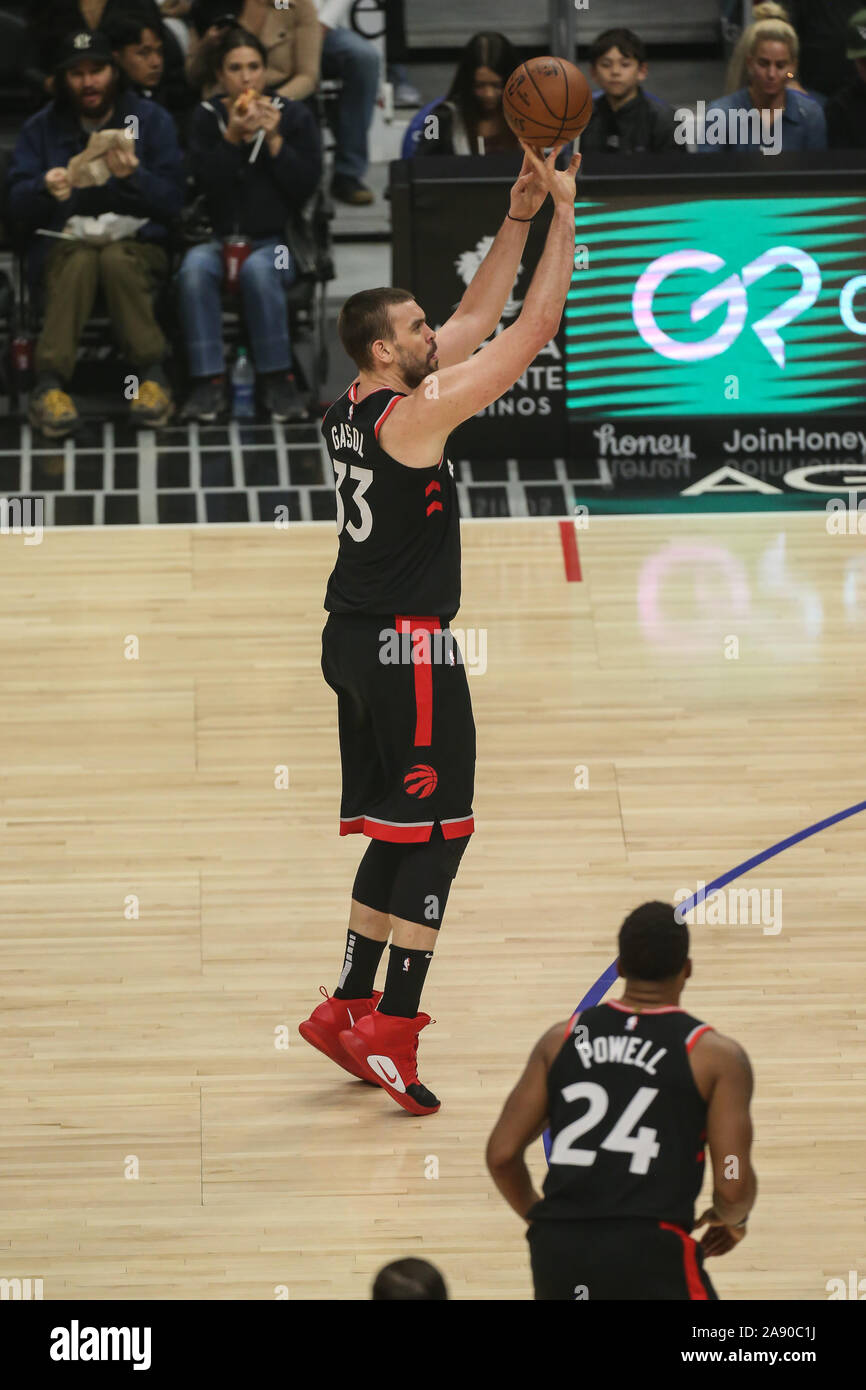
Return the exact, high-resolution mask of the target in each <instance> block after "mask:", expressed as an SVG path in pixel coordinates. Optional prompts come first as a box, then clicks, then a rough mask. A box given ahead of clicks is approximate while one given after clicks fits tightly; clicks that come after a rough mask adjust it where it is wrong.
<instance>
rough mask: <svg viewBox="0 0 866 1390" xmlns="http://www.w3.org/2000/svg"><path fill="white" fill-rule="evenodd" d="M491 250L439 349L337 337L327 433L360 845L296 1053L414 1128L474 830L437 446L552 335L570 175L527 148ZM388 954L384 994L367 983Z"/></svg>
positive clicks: (381, 327)
mask: <svg viewBox="0 0 866 1390" xmlns="http://www.w3.org/2000/svg"><path fill="white" fill-rule="evenodd" d="M523 148H524V160H523V167H522V168H521V171H520V174H519V176H518V178H517V181H516V183H515V184H514V186H513V188H512V190H511V204H510V209H509V212H508V215H507V216H506V218H505V220H504V222H503V224H502V226H501V227H500V229H499V232H498V233H497V235H496V238H495V240H494V242H493V245H492V246H491V248H490V251H489V252H488V254H487V256H486V257H485V259H484V261H483V262H482V264H481V265H480V266H479V268H478V271H477V273H476V275H475V277H474V279H473V280H472V283H471V284H470V285H469V287H468V288H467V290H466V293H465V294H464V296H463V298H462V300H461V301H460V304H459V305H458V307H457V310H456V311H455V313H454V314H453V315H452V317H451V318H450V319H449V320H448V321H447V322H446V323H445V324H443V325H442V327H441V328H440V329H439V330H438V332H436V333H434V331H433V329H432V328H430V327H429V326H428V324H427V323H426V321H425V317H424V310H423V309H422V308H421V307H420V306H419V305H418V303H417V302H416V301H415V299H414V297H413V295H412V294H410V293H409V292H408V291H406V290H397V289H377V290H364V291H362V292H361V293H360V294H356V295H353V296H352V297H351V298H350V299H348V300H347V301H346V303H345V304H344V305H343V308H342V310H341V313H340V319H339V323H338V330H339V333H340V338H341V341H342V343H343V346H344V347H345V349H346V351H347V352H348V354H349V356H350V357H351V358H352V360H353V361H354V362H355V363H356V365H357V367H358V376H357V378H356V380H355V381H353V382H352V384H351V385H350V387H349V389H348V391H347V392H346V393H345V395H343V396H342V397H341V398H340V400H338V401H336V402H335V404H334V405H333V406H332V407H331V408H330V410H329V411H328V412H327V414H326V415H325V418H324V421H323V423H322V433H323V435H324V438H325V441H326V445H327V448H328V452H329V453H330V455H331V459H332V462H333V466H334V480H335V486H336V496H337V532H338V539H339V549H338V555H337V563H336V566H335V568H334V571H333V573H332V574H331V577H330V579H329V580H328V587H327V594H326V598H325V608H326V609H327V610H328V613H329V615H330V616H329V618H328V621H327V623H326V624H325V629H324V632H323V634H322V671H323V674H324V676H325V680H326V681H327V683H328V684H329V685H330V686H331V688H332V689H333V690H334V691H335V692H336V695H337V718H338V725H339V734H340V758H341V763H342V782H343V786H342V804H341V811H340V834H341V835H351V834H362V835H366V836H368V837H369V839H370V844H369V847H368V848H367V851H366V853H365V854H364V857H363V859H362V860H361V864H360V866H359V868H358V872H357V875H356V877H355V882H354V887H353V890H352V899H351V906H350V911H349V929H348V934H347V941H346V949H345V955H344V960H343V969H342V973H341V974H340V977H339V983H338V985H337V988H336V990H335V991H334V994H333V996H331V997H330V998H328V997H327V991H326V990H325V989H324V988H323V989H322V991H321V992H322V993H323V994H325V996H326V1002H325V1003H324V1004H320V1005H318V1007H317V1008H316V1009H314V1010H313V1013H312V1014H311V1015H310V1017H309V1018H308V1019H305V1021H304V1022H303V1023H301V1024H300V1033H301V1036H302V1037H303V1038H305V1039H306V1041H307V1042H309V1043H311V1044H312V1045H313V1046H314V1047H317V1048H318V1049H319V1051H321V1052H323V1053H325V1055H326V1056H328V1057H330V1058H331V1060H332V1061H334V1062H336V1063H337V1064H338V1065H339V1066H341V1067H343V1068H344V1069H345V1070H346V1071H348V1072H350V1073H351V1074H352V1075H353V1076H357V1077H359V1078H361V1079H362V1080H364V1081H368V1082H372V1083H374V1084H375V1085H377V1086H381V1087H382V1088H383V1089H384V1090H385V1091H387V1093H388V1094H389V1095H390V1096H391V1098H392V1099H393V1100H394V1101H396V1103H397V1104H398V1105H400V1106H402V1107H403V1108H404V1109H405V1110H408V1111H409V1112H410V1113H411V1114H414V1115H430V1114H433V1113H434V1111H436V1110H438V1109H439V1104H440V1102H439V1101H438V1100H437V1098H436V1096H435V1095H433V1094H432V1092H431V1091H429V1090H428V1089H427V1087H426V1086H424V1085H422V1084H421V1082H420V1081H419V1080H418V1071H417V1052H418V1037H419V1033H420V1031H421V1029H422V1028H424V1027H426V1025H427V1024H428V1023H429V1022H430V1017H429V1015H428V1014H424V1013H419V1011H418V1006H419V1003H420V999H421V991H422V988H423V985H424V980H425V977H426V974H427V970H428V967H429V964H430V961H431V960H432V958H433V951H434V947H435V945H436V940H437V932H438V929H439V927H440V926H441V923H442V915H443V912H444V908H445V904H446V900H447V897H448V892H449V889H450V886H451V881H452V879H453V878H454V875H455V874H456V872H457V867H458V865H459V862H460V858H461V855H462V853H463V851H464V849H465V848H466V845H467V844H468V841H469V836H470V835H471V834H472V832H473V830H474V822H473V818H472V792H473V782H474V768H475V725H474V723H473V719H472V709H471V704H470V700H469V689H468V683H467V680H466V672H465V669H464V667H463V662H462V657H461V655H460V652H459V651H458V649H457V647H456V644H454V643H453V641H452V639H451V634H450V631H449V630H448V626H449V623H450V622H451V620H452V619H453V617H454V615H455V614H456V612H457V609H458V606H459V603H460V530H459V519H458V513H457V495H456V487H455V483H454V479H453V476H452V470H451V465H450V462H449V460H448V457H447V448H448V437H449V435H450V434H451V432H452V431H453V430H454V429H455V428H456V427H457V426H458V425H459V424H461V423H462V422H463V421H464V420H468V419H470V418H471V417H472V416H473V415H475V414H476V413H477V412H478V411H480V410H483V409H484V408H485V406H488V405H490V404H491V403H492V402H493V401H495V400H498V398H499V397H500V396H501V395H502V393H503V392H504V391H506V390H508V388H509V387H511V386H513V385H514V383H515V382H516V381H517V379H518V377H520V376H521V375H522V374H523V373H524V372H525V371H526V369H527V368H528V367H529V366H530V364H531V363H532V361H533V360H534V358H535V357H536V356H537V355H538V353H539V352H540V351H541V350H542V348H544V347H545V346H546V344H547V343H548V342H549V341H550V339H551V338H552V337H553V336H554V334H555V333H556V331H557V328H558V327H559V321H560V318H561V315H562V308H563V305H564V303H565V297H566V294H567V293H568V287H569V284H570V283H571V275H572V269H573V264H574V199H575V182H574V180H575V175H576V173H577V170H578V168H579V166H580V156H579V155H575V156H574V158H573V159H572V161H571V163H570V164H569V166H568V168H567V169H564V170H557V169H556V167H555V161H556V157H557V155H558V154H559V152H560V149H561V148H562V147H561V146H560V147H559V148H558V149H556V150H554V151H553V152H552V153H551V154H550V155H549V157H548V158H547V159H546V160H545V159H544V158H543V157H542V156H541V154H540V152H538V151H536V150H534V149H530V148H529V147H528V146H526V145H524V147H523ZM548 193H549V194H550V195H551V198H552V200H553V216H552V219H551V224H550V228H549V230H548V233H547V238H546V241H545V246H544V251H543V253H542V256H541V259H540V261H539V263H538V266H537V268H536V271H535V274H534V276H533V279H532V284H531V285H530V287H529V290H528V292H527V294H526V298H525V300H524V302H523V308H522V310H521V313H520V315H519V317H518V318H517V319H516V320H515V322H514V323H513V324H511V325H510V326H509V327H508V328H506V329H505V330H504V332H502V333H499V334H497V335H496V337H494V338H493V339H492V341H491V342H489V343H487V344H486V346H484V347H483V348H481V350H480V351H478V352H476V348H478V347H479V344H481V343H483V342H484V341H485V339H486V338H488V337H489V336H490V335H491V334H492V333H493V332H494V330H495V328H496V327H497V325H498V323H499V321H500V318H501V314H502V310H503V308H504V306H505V303H506V300H507V298H508V295H509V293H510V292H511V289H512V287H513V285H514V280H515V276H516V274H517V268H518V266H519V264H520V258H521V255H522V253H523V249H524V247H525V245H526V236H527V232H528V225H529V222H530V221H531V220H532V218H533V217H534V215H535V214H536V213H537V212H538V209H539V208H540V207H541V204H542V203H543V202H544V200H545V198H546V197H547V195H548ZM389 936H390V938H391V949H390V954H389V959H388V971H387V976H386V979H385V988H384V992H383V993H382V994H381V995H380V994H379V993H378V992H374V988H373V986H374V982H375V976H376V969H377V966H378V964H379V961H380V958H381V956H382V953H383V951H384V949H385V944H386V942H387V941H388V938H389Z"/></svg>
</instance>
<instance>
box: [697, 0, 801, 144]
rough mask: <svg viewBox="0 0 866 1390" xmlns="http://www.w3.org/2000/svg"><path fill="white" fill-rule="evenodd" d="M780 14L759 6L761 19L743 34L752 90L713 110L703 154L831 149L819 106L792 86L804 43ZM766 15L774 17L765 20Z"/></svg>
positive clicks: (716, 101) (724, 100) (718, 102)
mask: <svg viewBox="0 0 866 1390" xmlns="http://www.w3.org/2000/svg"><path fill="white" fill-rule="evenodd" d="M780 8H781V7H780V6H776V5H773V6H761V5H758V6H756V8H755V13H756V14H758V15H759V18H758V19H757V20H756V21H755V23H754V24H750V25H749V27H748V28H747V29H746V31H745V33H744V34H743V48H744V52H745V61H746V75H747V84H746V85H745V86H743V87H740V88H738V89H737V91H735V92H731V93H730V94H729V95H727V96H723V97H716V98H715V99H714V100H713V101H711V102H710V103H709V104H708V106H707V110H706V131H705V134H704V138H702V139H698V140H697V142H696V143H697V147H698V149H699V150H701V151H702V152H703V151H707V150H723V149H738V150H747V149H758V148H763V149H764V151H765V152H767V151H770V152H772V153H778V152H779V151H780V150H782V151H785V152H786V153H787V152H791V151H800V150H824V149H826V148H827V126H826V122H825V120H824V112H823V111H822V109H821V106H820V104H819V102H817V101H814V100H812V98H811V97H808V96H806V95H804V94H803V93H802V92H800V91H795V90H793V89H792V88H791V87H790V86H789V82H790V80H791V78H792V77H793V75H794V74H795V73H796V71H797V63H798V60H799V42H798V39H797V34H796V32H795V30H794V29H792V27H791V25H790V24H788V23H787V21H786V20H784V19H781V18H778V17H772V12H773V11H777V10H779V9H780ZM767 9H769V10H770V11H771V17H768V18H760V15H761V12H762V11H764V10H767Z"/></svg>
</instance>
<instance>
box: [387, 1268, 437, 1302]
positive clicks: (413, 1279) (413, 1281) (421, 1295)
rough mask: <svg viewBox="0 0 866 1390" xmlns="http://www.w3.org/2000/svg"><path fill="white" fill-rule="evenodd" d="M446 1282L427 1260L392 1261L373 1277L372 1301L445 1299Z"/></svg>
mask: <svg viewBox="0 0 866 1390" xmlns="http://www.w3.org/2000/svg"><path fill="white" fill-rule="evenodd" d="M447 1297H448V1289H447V1288H446V1286H445V1280H444V1279H443V1278H442V1275H441V1274H440V1273H439V1271H438V1269H437V1268H436V1266H435V1265H431V1264H430V1263H429V1261H427V1260H415V1259H408V1260H394V1261H393V1263H392V1264H389V1265H385V1267H384V1269H380V1270H379V1273H378V1274H377V1275H376V1279H375V1282H374V1284H373V1298H374V1299H375V1300H377V1301H378V1300H380V1299H389V1298H390V1299H404V1300H406V1301H411V1302H415V1303H420V1302H421V1301H423V1300H430V1299H439V1300H442V1299H447Z"/></svg>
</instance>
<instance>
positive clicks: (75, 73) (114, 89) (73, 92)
mask: <svg viewBox="0 0 866 1390" xmlns="http://www.w3.org/2000/svg"><path fill="white" fill-rule="evenodd" d="M54 89H55V91H56V96H55V98H54V100H53V101H52V102H50V103H49V105H48V106H46V107H43V109H42V110H41V111H39V112H37V114H36V115H35V116H32V117H31V118H30V120H29V121H28V122H27V123H26V125H25V126H24V128H23V130H22V131H21V134H20V136H19V138H18V142H17V144H16V146H15V150H14V153H13V155H12V162H11V164H10V167H9V174H8V201H7V211H8V217H9V222H10V229H11V231H12V233H13V236H17V235H20V234H21V233H24V234H25V235H26V236H27V238H28V247H27V249H28V260H29V270H30V278H31V281H32V282H33V283H34V284H41V287H42V294H43V304H44V317H43V326H42V332H41V333H40V335H39V339H38V342H37V344H36V354H35V365H36V372H37V380H36V385H35V389H34V393H33V396H32V398H31V404H30V419H31V422H32V423H33V424H34V425H35V426H36V427H37V428H39V429H42V430H44V432H45V433H46V434H48V435H51V436H52V437H59V436H60V435H63V434H66V433H68V432H69V430H71V429H72V428H74V426H75V424H76V421H77V419H78V412H77V410H76V407H75V405H74V403H73V401H72V399H71V397H70V396H69V394H68V393H67V391H66V389H65V388H66V385H67V383H68V382H69V381H70V379H71V377H72V373H73V370H74V367H75V355H76V349H77V345H78V340H79V337H80V335H81V330H82V328H83V327H84V324H85V323H86V322H87V319H88V318H89V316H90V313H91V311H92V309H93V305H94V301H95V299H96V294H97V291H98V289H99V287H100V285H101V287H102V290H103V292H104V295H105V299H106V303H107V306H108V313H109V317H110V319H111V322H112V327H113V329H114V331H115V334H116V336H117V338H118V339H119V342H120V345H121V347H122V349H123V350H124V352H125V354H126V356H127V357H128V359H129V362H130V364H131V365H132V367H133V368H134V372H135V375H136V376H137V377H138V381H139V385H138V392H137V395H136V396H135V397H134V398H133V399H132V400H131V401H130V412H131V415H132V418H133V419H134V420H135V421H136V422H137V423H139V424H141V425H150V426H155V425H160V424H164V423H165V421H166V420H167V419H168V417H169V415H170V414H171V410H172V403H171V395H170V391H169V386H168V381H167V379H166V376H165V372H164V369H163V362H164V359H165V357H166V355H167V352H168V344H167V342H166V339H165V337H164V335H163V333H162V330H161V329H160V327H159V324H158V323H157V320H156V316H155V313H154V302H153V301H154V291H155V290H156V289H157V288H158V286H159V285H160V283H161V282H162V281H163V280H164V279H165V278H166V276H167V274H168V268H169V266H168V256H167V254H166V250H165V241H166V238H167V233H168V227H169V225H170V223H171V222H172V221H173V220H174V219H175V218H176V217H177V216H179V214H180V210H181V207H182V205H183V195H184V175H183V165H182V157H181V152H180V148H179V146H178V143H177V136H176V134H175V129H174V123H173V121H172V119H171V116H169V114H168V112H167V111H164V110H163V109H162V107H160V106H157V105H155V104H154V103H153V102H150V101H145V100H144V99H143V98H141V97H138V96H136V95H135V94H134V93H132V92H129V91H128V90H126V88H125V85H124V79H123V78H122V75H121V74H120V73H119V71H118V68H117V66H116V64H115V62H114V56H113V54H112V50H111V45H110V43H109V41H108V39H107V38H106V37H105V35H103V34H100V33H99V32H98V31H96V32H91V31H90V30H84V31H81V32H79V33H76V34H70V35H69V36H68V38H67V40H66V43H65V46H64V48H62V49H61V50H60V54H59V62H58V66H57V69H56V72H55V84H54ZM108 131H114V132H116V143H115V144H114V145H113V147H112V148H109V149H107V151H106V152H105V153H104V154H103V156H102V162H101V165H98V164H91V163H89V162H88V161H87V159H86V157H85V159H84V160H76V161H74V163H72V164H70V161H71V160H73V157H74V156H76V155H79V154H83V152H84V151H85V150H86V149H87V148H88V147H89V148H90V149H91V150H92V148H93V145H92V144H91V141H92V139H93V137H94V136H95V135H96V134H101V133H102V132H108ZM130 131H132V132H133V133H134V137H135V138H134V143H132V141H130V142H129V144H128V147H127V146H126V143H125V141H126V138H127V137H128V136H129V133H130ZM103 142H104V143H110V142H109V141H106V140H105V137H104V136H103ZM97 143H98V142H97ZM82 164H84V165H85V170H84V172H82V171H81V169H80V167H79V166H80V165H82ZM40 228H44V229H46V230H48V231H49V232H51V233H53V234H54V236H44V237H43V236H38V235H36V233H37V229H40ZM58 234H60V236H61V237H62V239H59V240H55V239H54V238H55V237H56V236H57V235H58Z"/></svg>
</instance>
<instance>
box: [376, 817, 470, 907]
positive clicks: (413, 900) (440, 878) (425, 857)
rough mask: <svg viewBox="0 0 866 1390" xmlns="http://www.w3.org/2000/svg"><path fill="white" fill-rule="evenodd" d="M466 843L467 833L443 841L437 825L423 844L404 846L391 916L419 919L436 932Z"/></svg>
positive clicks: (395, 879)
mask: <svg viewBox="0 0 866 1390" xmlns="http://www.w3.org/2000/svg"><path fill="white" fill-rule="evenodd" d="M468 843H469V836H468V835H462V836H460V837H459V838H458V839H456V840H446V839H445V838H444V837H443V835H442V831H441V829H440V827H439V826H438V825H436V826H434V827H433V834H432V836H431V837H430V839H429V840H428V841H427V843H426V844H424V845H404V846H403V851H404V852H403V857H402V859H401V861H400V863H399V865H398V867H397V872H396V874H395V876H394V885H393V888H392V890H391V905H390V907H389V908H388V911H389V912H390V913H391V916H392V917H402V918H404V920H405V921H407V922H420V924H421V925H422V926H425V927H433V928H434V930H436V931H438V929H439V928H440V927H441V925H442V918H443V915H444V913H445V904H446V903H447V901H448V894H449V892H450V891H451V883H452V880H453V879H454V876H455V874H456V873H457V870H458V868H459V866H460V860H461V859H462V858H463V853H464V850H465V849H466V846H467V845H468Z"/></svg>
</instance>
